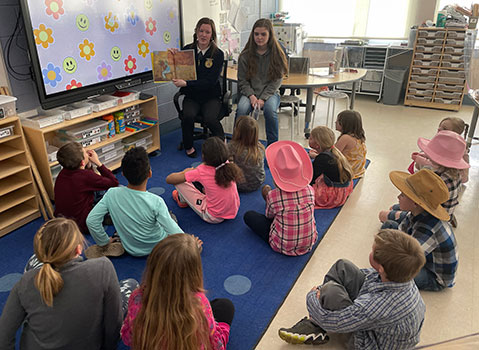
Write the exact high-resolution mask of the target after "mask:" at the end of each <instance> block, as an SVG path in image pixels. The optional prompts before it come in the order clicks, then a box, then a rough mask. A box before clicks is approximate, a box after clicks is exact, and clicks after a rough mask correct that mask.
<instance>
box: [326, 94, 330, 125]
mask: <svg viewBox="0 0 479 350" xmlns="http://www.w3.org/2000/svg"><path fill="white" fill-rule="evenodd" d="M330 105H331V99H330V98H328V113H327V114H326V124H325V125H326V126H328V125H329V107H330Z"/></svg>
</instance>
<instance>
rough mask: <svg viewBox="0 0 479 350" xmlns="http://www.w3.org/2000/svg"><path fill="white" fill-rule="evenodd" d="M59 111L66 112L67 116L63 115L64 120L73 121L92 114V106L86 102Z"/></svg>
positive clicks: (76, 103) (73, 104)
mask: <svg viewBox="0 0 479 350" xmlns="http://www.w3.org/2000/svg"><path fill="white" fill-rule="evenodd" d="M61 109H62V110H64V111H65V112H68V114H66V115H65V119H74V118H78V117H83V116H84V115H88V114H90V113H91V112H93V105H92V104H91V103H88V102H75V103H72V104H70V105H67V106H65V107H62V108H61Z"/></svg>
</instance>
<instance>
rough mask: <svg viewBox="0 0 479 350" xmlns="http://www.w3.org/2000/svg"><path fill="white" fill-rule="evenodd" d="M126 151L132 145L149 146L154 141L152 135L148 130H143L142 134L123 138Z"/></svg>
mask: <svg viewBox="0 0 479 350" xmlns="http://www.w3.org/2000/svg"><path fill="white" fill-rule="evenodd" d="M122 142H123V147H124V151H125V152H126V151H128V150H129V149H130V148H132V147H140V146H141V147H145V148H146V149H147V148H148V146H149V145H151V144H152V143H153V140H152V135H151V134H150V133H148V132H143V133H141V134H135V135H131V136H129V137H127V138H125V139H123V140H122Z"/></svg>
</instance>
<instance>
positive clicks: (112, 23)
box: [105, 12, 119, 33]
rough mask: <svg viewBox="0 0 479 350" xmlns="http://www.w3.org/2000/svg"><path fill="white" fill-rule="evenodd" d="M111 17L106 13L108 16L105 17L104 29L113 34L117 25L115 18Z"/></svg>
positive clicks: (110, 14)
mask: <svg viewBox="0 0 479 350" xmlns="http://www.w3.org/2000/svg"><path fill="white" fill-rule="evenodd" d="M112 15H113V14H112V13H111V12H108V16H105V29H107V30H109V31H110V32H112V33H113V32H114V31H115V29H117V28H118V27H119V24H118V19H117V18H116V16H113V17H112Z"/></svg>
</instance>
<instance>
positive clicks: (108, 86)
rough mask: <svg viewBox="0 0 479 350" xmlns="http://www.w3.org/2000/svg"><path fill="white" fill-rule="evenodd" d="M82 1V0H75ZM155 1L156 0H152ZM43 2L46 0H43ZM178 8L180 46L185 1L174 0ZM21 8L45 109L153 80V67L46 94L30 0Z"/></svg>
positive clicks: (34, 70)
mask: <svg viewBox="0 0 479 350" xmlns="http://www.w3.org/2000/svg"><path fill="white" fill-rule="evenodd" d="M76 1H78V2H80V1H81V0H76ZM150 1H153V0H150ZM42 2H43V1H42ZM174 2H175V4H176V6H177V7H176V9H177V11H178V12H177V16H178V20H177V21H176V23H177V25H178V28H177V30H178V35H179V42H178V43H177V44H178V46H179V47H180V48H181V47H182V46H183V30H182V13H181V11H182V4H181V0H174ZM20 8H21V13H22V17H23V22H24V24H25V34H26V37H27V43H28V52H29V58H30V62H31V65H32V72H33V80H34V83H35V85H36V88H37V93H38V97H39V100H40V104H41V106H42V108H43V109H51V108H55V107H59V106H62V105H67V104H70V103H73V102H77V101H82V100H87V99H89V98H92V97H95V96H98V95H102V94H107V93H112V92H114V91H116V90H121V89H126V88H129V87H132V86H136V85H139V84H142V83H146V82H150V81H151V82H152V81H153V74H152V71H151V69H150V70H148V71H143V72H138V73H135V74H131V75H128V76H123V77H119V78H116V79H111V80H107V81H104V82H98V83H94V84H89V85H85V86H82V87H78V88H75V89H71V90H65V91H61V92H55V93H47V91H46V89H45V83H44V80H43V73H42V66H41V62H40V57H39V54H38V45H37V44H36V43H35V36H34V32H33V30H34V28H33V26H32V20H31V14H30V8H29V5H28V0H20ZM175 46H177V45H173V44H172V45H171V46H170V47H175Z"/></svg>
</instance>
